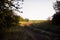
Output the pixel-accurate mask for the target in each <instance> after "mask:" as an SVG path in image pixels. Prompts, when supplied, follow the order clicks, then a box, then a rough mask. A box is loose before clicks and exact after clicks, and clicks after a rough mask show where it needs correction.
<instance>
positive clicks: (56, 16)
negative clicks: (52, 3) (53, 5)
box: [52, 12, 60, 24]
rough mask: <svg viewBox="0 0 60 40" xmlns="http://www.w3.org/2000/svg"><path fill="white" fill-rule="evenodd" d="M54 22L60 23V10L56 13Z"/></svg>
mask: <svg viewBox="0 0 60 40" xmlns="http://www.w3.org/2000/svg"><path fill="white" fill-rule="evenodd" d="M52 22H53V23H54V24H60V12H57V13H56V14H54V15H53V19H52Z"/></svg>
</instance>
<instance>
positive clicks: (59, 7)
mask: <svg viewBox="0 0 60 40" xmlns="http://www.w3.org/2000/svg"><path fill="white" fill-rule="evenodd" d="M54 5H55V6H54V9H55V11H56V13H55V14H54V15H53V18H52V23H53V24H60V1H58V0H57V1H56V3H55V4H54Z"/></svg>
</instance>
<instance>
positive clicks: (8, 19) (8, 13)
mask: <svg viewBox="0 0 60 40" xmlns="http://www.w3.org/2000/svg"><path fill="white" fill-rule="evenodd" d="M18 6H19V5H18ZM18 6H16V7H15V4H13V0H0V29H2V28H4V27H6V28H9V27H11V26H13V25H15V26H16V25H17V24H18V22H19V18H20V16H17V15H14V13H13V10H18V9H19V7H18ZM13 8H14V9H13Z"/></svg>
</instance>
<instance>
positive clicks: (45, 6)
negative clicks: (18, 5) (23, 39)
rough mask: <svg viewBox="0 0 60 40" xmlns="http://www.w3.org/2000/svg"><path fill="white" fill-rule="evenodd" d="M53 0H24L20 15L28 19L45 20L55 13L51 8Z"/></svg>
mask: <svg viewBox="0 0 60 40" xmlns="http://www.w3.org/2000/svg"><path fill="white" fill-rule="evenodd" d="M54 1H55V0H24V2H23V3H24V4H23V13H22V14H20V15H21V16H22V17H23V18H28V19H30V20H46V19H47V18H48V17H49V16H52V15H53V14H54V13H55V11H54V9H53V2H54Z"/></svg>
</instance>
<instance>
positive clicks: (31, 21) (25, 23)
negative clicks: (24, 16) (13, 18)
mask: <svg viewBox="0 0 60 40" xmlns="http://www.w3.org/2000/svg"><path fill="white" fill-rule="evenodd" d="M45 21H47V20H29V21H28V22H26V21H23V22H20V26H26V25H27V26H29V25H31V24H35V23H42V22H45Z"/></svg>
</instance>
